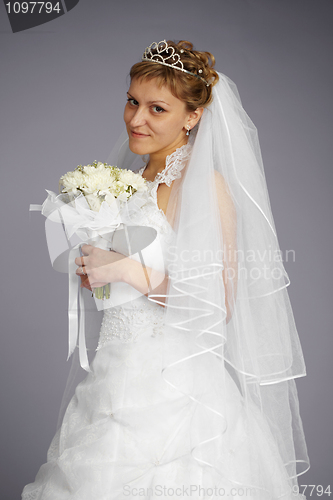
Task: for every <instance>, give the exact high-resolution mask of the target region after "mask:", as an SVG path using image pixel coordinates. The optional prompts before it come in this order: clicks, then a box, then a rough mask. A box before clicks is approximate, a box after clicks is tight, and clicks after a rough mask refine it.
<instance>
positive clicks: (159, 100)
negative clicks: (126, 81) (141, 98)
mask: <svg viewBox="0 0 333 500" xmlns="http://www.w3.org/2000/svg"><path fill="white" fill-rule="evenodd" d="M127 95H128V96H129V97H132V99H135V97H134V96H132V95H131V94H130V93H129V92H127ZM135 100H136V99H135ZM158 102H162V103H163V104H166V105H167V106H170V104H168V103H167V102H165V101H162V100H161V99H156V101H148V104H156V103H158Z"/></svg>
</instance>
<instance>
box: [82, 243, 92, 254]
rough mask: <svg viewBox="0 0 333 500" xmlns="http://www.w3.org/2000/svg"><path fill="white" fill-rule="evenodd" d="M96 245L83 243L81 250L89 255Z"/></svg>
mask: <svg viewBox="0 0 333 500" xmlns="http://www.w3.org/2000/svg"><path fill="white" fill-rule="evenodd" d="M93 248H94V247H93V246H92V245H82V247H81V252H82V253H83V254H84V255H89V253H90V252H91V250H92V249H93Z"/></svg>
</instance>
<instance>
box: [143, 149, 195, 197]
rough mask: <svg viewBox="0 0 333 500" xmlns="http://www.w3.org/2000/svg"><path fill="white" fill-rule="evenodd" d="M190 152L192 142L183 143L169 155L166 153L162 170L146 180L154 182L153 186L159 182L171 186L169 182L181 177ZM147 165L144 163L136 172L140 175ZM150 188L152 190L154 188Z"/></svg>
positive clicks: (156, 185)
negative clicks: (152, 178) (150, 179)
mask: <svg viewBox="0 0 333 500" xmlns="http://www.w3.org/2000/svg"><path fill="white" fill-rule="evenodd" d="M191 152H192V144H190V143H187V144H184V146H181V147H180V148H178V149H176V151H174V152H173V153H171V155H168V156H167V157H166V160H165V167H164V169H163V170H162V172H159V173H158V174H156V177H155V179H154V180H153V181H148V182H150V183H152V184H154V185H155V186H154V188H155V187H156V189H155V190H156V191H157V187H158V185H159V184H162V183H165V184H166V185H167V186H168V187H170V186H171V183H172V182H173V181H174V180H175V179H179V178H180V177H181V171H182V169H183V168H184V167H185V165H186V163H187V162H188V160H189V158H190V156H191ZM146 167H147V165H144V166H143V167H141V168H140V169H139V170H138V173H139V174H140V175H142V174H143V172H144V171H145V169H146ZM154 188H152V190H154Z"/></svg>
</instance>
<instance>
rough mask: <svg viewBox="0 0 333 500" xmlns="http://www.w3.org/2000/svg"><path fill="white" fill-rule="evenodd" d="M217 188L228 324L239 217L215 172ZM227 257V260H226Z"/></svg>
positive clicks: (235, 276) (233, 298) (233, 297)
mask: <svg viewBox="0 0 333 500" xmlns="http://www.w3.org/2000/svg"><path fill="white" fill-rule="evenodd" d="M215 187H216V194H217V201H218V207H219V214H220V222H221V229H222V235H223V246H224V248H223V265H224V269H223V271H222V275H223V282H224V287H225V294H226V295H225V300H226V308H227V318H226V322H227V323H228V322H229V321H230V319H231V317H232V313H233V307H234V303H235V301H236V296H237V280H238V261H237V215H236V209H235V205H234V202H233V200H232V197H231V194H230V191H229V189H228V185H227V183H226V181H225V179H224V177H223V176H222V175H221V174H220V173H219V172H217V171H216V170H215ZM226 255H227V258H226Z"/></svg>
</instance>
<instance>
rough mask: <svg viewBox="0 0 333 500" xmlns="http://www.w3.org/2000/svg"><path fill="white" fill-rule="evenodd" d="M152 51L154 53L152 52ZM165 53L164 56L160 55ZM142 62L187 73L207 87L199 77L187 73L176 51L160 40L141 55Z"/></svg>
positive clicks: (182, 50)
mask: <svg viewBox="0 0 333 500" xmlns="http://www.w3.org/2000/svg"><path fill="white" fill-rule="evenodd" d="M152 51H154V53H153V52H152ZM180 52H181V53H183V52H184V49H181V50H180ZM163 53H165V54H166V55H164V56H163V55H162V54H163ZM141 60H142V61H151V62H155V63H157V64H163V65H164V66H169V68H173V69H178V70H179V71H183V73H187V74H188V75H192V76H195V77H196V78H199V79H200V80H202V81H203V82H204V84H205V85H206V86H207V87H209V83H208V82H207V81H206V80H205V79H204V78H202V77H201V76H199V75H196V74H195V73H192V72H191V71H187V69H185V68H184V64H183V63H182V61H181V59H180V55H179V54H177V53H176V50H175V48H174V47H172V46H171V45H168V44H167V42H166V40H162V41H161V42H158V43H156V42H153V43H152V44H151V45H149V47H147V48H146V50H145V51H144V53H143V56H142V59H141ZM199 73H202V69H199Z"/></svg>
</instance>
